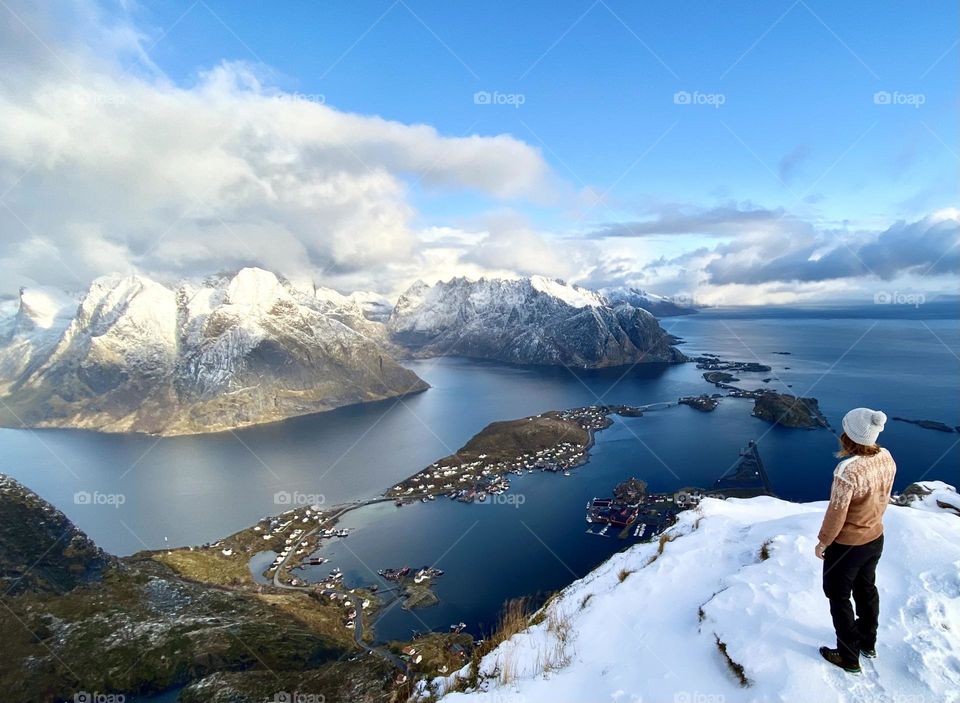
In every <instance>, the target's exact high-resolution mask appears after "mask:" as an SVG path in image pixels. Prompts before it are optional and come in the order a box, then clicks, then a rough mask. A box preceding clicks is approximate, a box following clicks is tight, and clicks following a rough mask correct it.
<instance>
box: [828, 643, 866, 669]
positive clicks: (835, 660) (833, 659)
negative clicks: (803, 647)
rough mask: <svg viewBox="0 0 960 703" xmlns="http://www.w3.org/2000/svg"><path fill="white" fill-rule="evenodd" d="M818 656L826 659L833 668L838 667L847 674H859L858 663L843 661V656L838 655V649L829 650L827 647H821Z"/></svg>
mask: <svg viewBox="0 0 960 703" xmlns="http://www.w3.org/2000/svg"><path fill="white" fill-rule="evenodd" d="M820 656H821V657H823V658H824V659H826V660H827V661H828V662H830V663H831V664H833V665H834V666H839V667H840V668H841V669H843V670H844V671H846V672H847V673H848V674H859V673H860V662H848V661H845V660H844V658H843V655H841V654H840V650H839V649H830V648H829V647H821V648H820Z"/></svg>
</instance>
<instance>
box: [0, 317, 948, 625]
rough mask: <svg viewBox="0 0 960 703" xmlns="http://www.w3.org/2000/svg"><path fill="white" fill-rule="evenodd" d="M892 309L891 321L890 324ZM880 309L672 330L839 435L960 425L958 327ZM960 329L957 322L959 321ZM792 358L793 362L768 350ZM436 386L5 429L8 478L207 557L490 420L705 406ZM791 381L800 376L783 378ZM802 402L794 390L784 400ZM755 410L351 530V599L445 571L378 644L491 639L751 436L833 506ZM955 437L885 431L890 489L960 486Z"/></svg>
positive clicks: (572, 380) (506, 370)
mask: <svg viewBox="0 0 960 703" xmlns="http://www.w3.org/2000/svg"><path fill="white" fill-rule="evenodd" d="M885 312H886V311H885ZM869 314H870V313H869V311H868V312H865V313H861V314H859V315H856V314H852V313H851V312H850V311H845V312H844V313H843V314H842V315H840V314H836V313H835V312H831V311H795V310H793V311H780V312H779V313H778V312H777V311H770V310H765V311H763V314H762V315H759V314H756V313H751V312H750V311H738V310H715V311H708V312H704V313H701V314H698V315H695V316H689V317H682V318H668V319H666V320H664V321H663V325H664V327H665V328H667V329H668V330H670V331H671V332H672V333H674V334H676V335H678V336H680V337H682V338H683V339H684V340H685V341H686V343H685V345H684V346H683V347H682V348H683V349H684V351H685V352H687V353H688V354H690V355H695V354H698V353H701V352H712V353H717V354H720V355H721V356H723V357H725V358H732V359H739V360H745V361H758V360H759V361H762V362H764V363H767V364H769V365H771V366H773V367H774V370H773V371H772V372H770V373H768V374H757V375H755V376H750V375H744V376H742V378H743V383H742V385H744V386H745V387H748V388H753V387H757V386H761V385H764V384H762V382H761V380H760V379H761V377H771V378H772V380H771V382H770V383H769V384H768V385H770V386H771V387H774V388H777V389H778V390H782V391H789V392H793V393H798V394H801V395H812V396H814V397H816V398H818V399H819V400H820V404H821V407H822V408H823V410H824V412H825V414H826V415H827V417H828V419H829V420H830V421H831V423H832V424H833V425H834V426H836V427H839V423H840V418H841V417H842V416H843V413H844V412H845V411H846V410H847V409H849V408H850V407H853V406H857V405H868V406H871V407H878V408H881V409H883V410H884V411H885V412H887V414H888V415H890V416H893V415H902V416H905V417H910V418H916V419H931V420H940V421H942V422H946V423H947V424H949V425H951V426H955V425H960V404H958V402H957V399H958V398H960V358H958V356H957V355H958V353H960V322H958V320H957V319H954V318H953V317H942V316H941V317H939V318H936V317H927V318H924V317H921V316H920V315H919V314H912V313H911V312H910V311H909V310H907V311H904V314H905V315H909V316H907V317H903V318H890V317H888V318H885V319H875V318H871V317H869ZM954 317H955V316H954ZM783 351H787V352H790V354H789V355H781V354H775V353H774V352H783ZM408 366H410V367H411V368H413V369H414V370H415V371H416V372H417V373H418V374H420V375H421V376H422V377H423V378H424V379H426V380H427V381H428V382H429V383H430V384H431V385H432V388H431V389H430V390H429V391H427V392H425V393H422V394H420V395H417V396H414V397H411V398H407V399H404V400H403V401H395V400H392V401H385V402H382V403H376V404H371V405H366V406H360V407H353V408H344V409H341V410H337V411H334V412H330V413H325V414H321V415H315V416H311V417H306V418H297V419H294V420H290V421H287V422H284V423H279V424H276V425H270V426H264V427H258V428H251V429H247V430H242V431H237V432H235V433H221V434H216V435H206V436H199V437H180V438H168V439H156V438H152V437H143V436H118V435H101V434H96V433H91V432H83V431H69V430H44V431H25V430H0V449H2V452H0V471H2V472H4V473H8V474H11V475H13V476H14V477H16V478H17V479H19V480H20V481H22V482H23V483H25V484H26V485H27V486H29V487H31V488H33V489H34V490H36V491H37V492H38V493H39V494H40V495H41V496H43V497H45V498H47V499H48V500H50V501H51V502H53V503H54V504H55V505H57V506H58V507H59V508H61V509H62V510H63V511H64V512H65V513H67V515H68V516H69V517H70V518H72V519H73V520H74V521H75V522H76V523H77V524H78V525H79V526H80V527H81V528H83V529H84V530H86V531H87V532H88V533H89V534H90V535H91V536H92V537H93V538H94V539H95V540H96V541H97V542H98V543H99V544H101V545H102V546H103V547H104V548H106V549H108V550H110V551H112V552H114V553H118V554H128V553H131V552H134V551H137V550H139V549H143V548H158V547H162V546H164V545H165V544H169V545H171V546H174V545H183V544H199V543H203V542H207V541H213V540H215V539H217V538H218V537H221V536H224V535H226V534H229V533H231V532H234V531H236V530H238V529H241V528H243V527H246V526H248V525H250V524H251V523H253V522H254V521H256V520H257V519H259V518H260V517H261V516H263V515H269V514H275V513H278V512H280V511H282V510H283V509H285V507H286V506H283V505H277V504H276V503H275V502H274V494H275V493H277V492H278V491H286V492H290V493H294V492H299V493H301V494H322V495H323V496H324V497H325V499H326V502H327V503H328V504H333V503H339V502H343V501H348V500H354V499H361V498H368V497H372V496H374V495H376V494H378V493H380V492H381V491H383V490H384V489H386V488H387V487H389V486H390V485H392V484H393V483H395V482H396V481H398V480H400V479H402V478H404V477H406V476H408V475H409V474H411V473H414V472H416V471H417V470H419V469H420V468H422V467H423V466H424V465H426V464H428V463H430V462H432V461H433V460H435V459H436V458H438V457H440V456H443V455H446V454H448V453H450V452H451V451H453V450H455V449H456V448H458V447H459V446H461V445H462V444H463V443H464V442H465V441H466V440H467V439H469V438H470V437H471V436H472V435H473V434H474V433H476V432H477V431H478V430H479V429H481V428H482V427H483V426H484V425H485V424H487V423H488V422H491V421H493V420H497V419H505V418H513V417H522V416H524V415H529V414H533V413H537V412H542V411H544V410H548V409H554V408H567V407H574V406H579V405H585V404H590V403H595V402H610V403H629V404H645V403H652V402H657V401H665V400H675V399H676V398H677V397H678V396H680V395H686V394H693V393H701V392H711V391H712V390H713V387H712V386H708V385H707V384H706V383H705V382H703V380H702V378H701V375H700V373H701V372H700V371H698V370H697V369H696V368H694V366H693V365H692V364H686V365H680V366H673V367H660V366H642V367H637V368H634V369H633V370H630V371H629V372H626V373H625V372H624V370H623V369H616V370H605V371H599V372H589V373H588V372H578V373H577V374H576V375H574V374H573V373H571V372H569V371H567V370H565V369H531V368H518V367H512V366H508V365H503V364H496V363H487V362H477V361H471V360H464V359H436V360H427V361H417V362H410V363H408ZM787 367H789V368H787ZM788 386H792V388H790V387H788ZM750 407H751V404H750V402H749V401H738V400H734V399H724V401H723V402H722V403H721V405H720V407H719V408H718V409H717V410H716V411H715V412H714V413H709V414H704V413H699V412H697V411H695V410H693V409H691V408H687V407H674V408H669V409H666V410H660V411H656V412H651V413H648V414H647V415H645V416H644V417H642V418H629V419H621V418H618V419H617V421H616V423H615V425H614V426H613V427H611V428H610V429H608V430H606V431H604V432H602V433H600V434H599V435H598V437H597V439H598V441H597V445H596V447H595V448H594V450H593V454H592V456H593V458H592V460H591V462H590V463H589V464H587V465H585V466H584V467H581V468H579V469H577V470H575V471H574V472H573V475H572V476H570V477H564V476H561V475H542V474H533V475H524V476H523V477H513V481H512V485H513V489H512V493H513V494H515V495H518V496H520V495H522V496H523V500H524V503H523V505H522V506H520V507H519V508H518V507H514V505H511V504H500V505H494V504H490V503H486V504H475V505H463V504H459V503H453V502H450V501H447V500H438V501H436V502H433V503H429V504H418V505H415V506H409V507H404V508H399V509H398V508H395V507H394V506H393V505H392V504H385V505H377V506H371V507H369V508H364V509H362V510H358V511H355V512H353V513H351V514H349V515H348V516H347V517H346V518H345V519H344V522H343V524H344V525H345V526H348V527H353V528H354V530H353V532H352V534H351V536H350V537H348V538H347V539H345V540H335V541H333V542H331V543H330V544H329V546H328V547H327V548H326V552H325V553H326V554H327V556H330V557H331V558H332V559H333V561H332V563H331V564H330V565H324V566H323V567H318V568H317V569H316V570H315V571H317V572H318V573H319V574H323V573H325V572H326V571H327V570H328V569H329V568H330V566H333V565H339V566H341V568H343V570H344V572H345V574H346V580H347V582H348V583H350V584H352V585H357V584H362V583H372V582H377V579H376V576H375V572H376V570H377V569H381V568H384V567H398V566H402V565H404V564H409V565H411V566H420V565H423V564H434V563H436V564H438V566H439V567H440V568H443V569H445V570H446V575H445V576H443V577H442V578H441V579H440V580H439V582H438V589H437V590H438V595H440V597H441V601H442V602H441V604H440V605H438V606H435V607H432V608H429V609H424V610H420V611H417V612H415V613H407V612H404V611H402V610H401V609H400V608H391V609H389V610H388V611H387V612H386V613H385V615H384V616H383V617H382V619H381V621H380V622H379V624H378V626H377V634H378V636H379V637H381V638H385V639H389V638H394V637H406V636H408V635H409V634H410V631H411V630H412V629H418V630H426V629H430V628H436V627H440V628H446V627H447V625H449V624H450V623H452V622H457V621H460V620H464V621H466V622H467V623H468V625H469V626H470V629H471V631H473V632H478V631H481V630H482V629H484V628H489V627H490V626H491V624H492V620H493V618H494V617H495V615H496V613H497V611H498V609H499V607H500V605H501V604H502V603H503V601H504V600H506V599H508V598H511V597H516V596H521V595H529V594H532V593H536V592H539V591H549V590H553V589H556V588H560V587H562V586H563V585H566V584H567V583H569V582H570V581H572V580H573V579H574V578H575V577H578V576H582V575H583V574H585V573H586V572H587V571H589V570H590V569H591V568H593V567H594V566H596V565H597V564H598V563H599V562H600V561H602V560H603V559H605V558H606V557H607V556H609V554H610V553H612V552H613V551H616V550H617V549H620V548H622V547H623V546H625V544H626V543H624V542H621V541H620V540H617V539H614V538H601V537H596V536H592V535H587V534H585V532H584V528H585V527H586V525H585V523H584V520H583V506H584V503H585V502H586V500H587V499H589V498H591V497H593V496H596V495H605V494H608V493H609V492H610V489H611V488H612V487H613V485H615V484H616V483H617V482H618V481H620V480H621V479H623V478H624V477H627V476H637V477H640V478H643V479H645V480H646V481H648V483H649V484H650V487H651V489H652V490H672V489H675V488H678V487H680V486H683V485H691V484H692V485H709V484H711V483H712V482H713V480H714V479H715V478H716V477H717V476H718V475H719V474H721V473H722V472H723V471H725V470H726V469H727V468H728V467H729V466H730V465H731V463H732V462H733V461H734V460H735V458H736V455H737V450H738V449H739V448H740V447H741V446H743V445H744V444H745V443H746V442H747V441H748V440H749V439H758V440H759V442H760V449H761V454H762V455H763V458H764V461H765V463H766V466H767V469H768V472H769V474H770V478H771V481H772V483H773V487H774V490H775V491H776V492H777V493H778V494H780V495H781V496H783V497H785V498H789V499H793V500H818V499H824V498H825V497H826V496H827V493H828V490H829V479H830V472H831V470H832V468H833V466H834V463H835V460H834V459H832V457H831V452H832V451H833V450H834V448H835V439H834V437H833V435H832V434H831V433H829V432H827V431H801V430H784V429H781V428H771V427H770V426H769V425H767V424H766V423H764V422H762V421H760V420H757V419H755V418H752V417H751V416H750ZM958 440H960V434H957V433H952V434H948V433H941V432H935V431H931V430H925V429H922V428H919V427H916V426H913V425H908V424H904V423H898V422H890V423H889V424H888V425H887V430H886V431H885V432H884V433H883V435H882V436H881V443H883V444H884V445H886V446H888V447H889V448H890V449H891V451H892V452H893V454H894V457H895V458H896V460H897V463H898V467H899V470H898V480H897V487H898V488H902V487H903V486H905V485H906V484H907V483H910V482H911V481H914V480H918V479H921V478H941V479H944V480H947V481H951V482H954V483H956V482H957V481H958V480H960V468H958V467H960V449H958ZM78 491H86V492H89V493H97V494H100V495H102V496H106V495H120V496H122V499H121V500H122V504H120V505H114V504H115V503H116V502H117V501H112V502H113V503H114V504H99V505H92V504H77V503H75V502H74V494H75V493H76V492H78Z"/></svg>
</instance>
